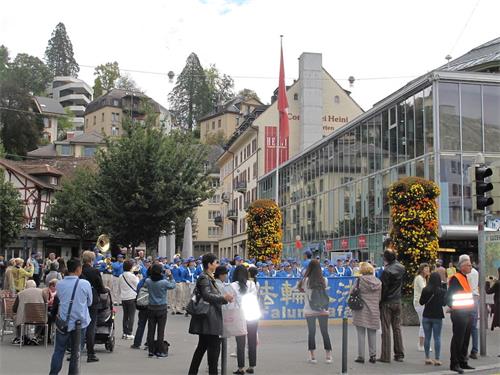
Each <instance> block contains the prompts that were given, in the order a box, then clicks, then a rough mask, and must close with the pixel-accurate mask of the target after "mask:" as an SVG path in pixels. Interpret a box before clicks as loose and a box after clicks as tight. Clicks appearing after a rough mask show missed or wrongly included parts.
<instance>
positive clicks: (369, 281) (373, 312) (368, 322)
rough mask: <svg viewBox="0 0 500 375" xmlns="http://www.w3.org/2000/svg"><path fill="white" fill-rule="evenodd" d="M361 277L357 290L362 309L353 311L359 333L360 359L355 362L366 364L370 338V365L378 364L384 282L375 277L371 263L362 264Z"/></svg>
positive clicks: (357, 283) (357, 282) (353, 319)
mask: <svg viewBox="0 0 500 375" xmlns="http://www.w3.org/2000/svg"><path fill="white" fill-rule="evenodd" d="M359 272H360V273H361V276H359V278H358V280H357V281H356V284H355V285H356V286H355V288H357V289H358V293H359V298H360V299H361V301H362V303H361V304H362V307H361V309H359V310H352V323H353V324H354V325H355V326H356V330H357V332H358V358H356V359H355V362H358V363H365V336H366V335H367V336H368V351H369V354H370V360H369V361H370V363H375V362H377V360H376V355H377V330H378V329H380V309H379V302H380V295H381V293H382V282H381V281H380V280H379V279H378V278H377V277H376V276H375V274H374V268H373V266H372V265H371V264H370V263H367V262H361V264H360V265H359Z"/></svg>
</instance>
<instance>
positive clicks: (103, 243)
mask: <svg viewBox="0 0 500 375" xmlns="http://www.w3.org/2000/svg"><path fill="white" fill-rule="evenodd" d="M96 247H97V248H98V249H99V251H100V252H101V253H102V254H103V255H104V254H106V253H107V252H108V251H109V247H110V241H109V236H108V235H107V234H101V235H100V236H99V237H98V238H97V244H96Z"/></svg>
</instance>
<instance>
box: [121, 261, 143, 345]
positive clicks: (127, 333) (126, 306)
mask: <svg viewBox="0 0 500 375" xmlns="http://www.w3.org/2000/svg"><path fill="white" fill-rule="evenodd" d="M133 265H134V264H133V262H132V260H130V259H127V260H126V261H124V262H123V273H122V274H121V275H120V276H119V278H118V294H119V296H120V300H121V301H122V308H123V321H122V339H124V340H133V339H134V335H132V333H133V332H134V320H135V297H137V284H138V283H139V278H138V277H137V276H136V275H134V274H133V273H132V272H131V271H132V267H133Z"/></svg>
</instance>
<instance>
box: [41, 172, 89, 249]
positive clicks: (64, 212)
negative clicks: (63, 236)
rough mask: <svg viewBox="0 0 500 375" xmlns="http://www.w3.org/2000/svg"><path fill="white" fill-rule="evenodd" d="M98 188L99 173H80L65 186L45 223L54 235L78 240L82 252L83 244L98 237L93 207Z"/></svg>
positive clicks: (56, 198)
mask: <svg viewBox="0 0 500 375" xmlns="http://www.w3.org/2000/svg"><path fill="white" fill-rule="evenodd" d="M96 184H97V181H96V172H94V171H93V170H91V169H88V168H79V169H77V170H76V172H75V174H74V176H73V177H72V178H71V179H68V180H65V181H64V182H63V184H62V189H61V190H60V191H58V192H57V193H56V195H55V203H54V204H52V205H51V206H50V209H49V212H48V214H47V217H46V219H45V223H46V225H47V226H48V227H49V228H50V229H52V230H53V231H58V230H62V231H63V232H64V233H67V234H73V235H75V236H77V237H78V239H79V240H80V250H81V249H82V241H83V240H88V239H93V238H96V237H97V228H96V224H97V219H98V216H99V215H98V214H97V211H96V210H95V208H94V207H93V205H92V198H93V195H92V194H93V191H94V190H95V187H96Z"/></svg>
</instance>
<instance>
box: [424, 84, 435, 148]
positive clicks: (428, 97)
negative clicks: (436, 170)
mask: <svg viewBox="0 0 500 375" xmlns="http://www.w3.org/2000/svg"><path fill="white" fill-rule="evenodd" d="M432 108H433V106H432V86H431V87H427V88H426V89H425V90H424V130H425V152H426V153H427V152H433V151H434V124H433V122H434V120H433V119H434V117H433V116H434V113H433V112H432Z"/></svg>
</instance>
